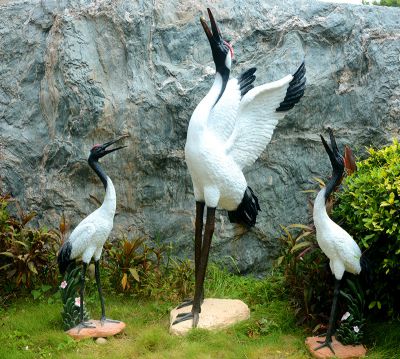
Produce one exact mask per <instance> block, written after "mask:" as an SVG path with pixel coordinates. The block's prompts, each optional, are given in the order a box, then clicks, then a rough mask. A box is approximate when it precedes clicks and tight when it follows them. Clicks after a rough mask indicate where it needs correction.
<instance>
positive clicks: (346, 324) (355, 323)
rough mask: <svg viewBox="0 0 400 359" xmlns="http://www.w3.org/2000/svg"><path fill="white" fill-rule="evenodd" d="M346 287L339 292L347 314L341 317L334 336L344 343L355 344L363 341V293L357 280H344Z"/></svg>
mask: <svg viewBox="0 0 400 359" xmlns="http://www.w3.org/2000/svg"><path fill="white" fill-rule="evenodd" d="M346 284H347V286H346V289H345V290H344V291H341V292H340V294H341V295H342V297H344V298H345V300H346V305H347V313H345V314H347V315H344V316H343V317H342V320H341V322H340V326H339V328H338V329H337V331H336V334H335V335H336V338H337V339H338V340H339V341H340V342H341V343H342V344H344V345H356V344H361V343H362V342H363V337H364V326H365V318H364V308H365V299H364V293H363V290H362V288H361V286H360V284H359V283H358V282H357V281H354V282H353V281H351V280H349V279H348V280H346Z"/></svg>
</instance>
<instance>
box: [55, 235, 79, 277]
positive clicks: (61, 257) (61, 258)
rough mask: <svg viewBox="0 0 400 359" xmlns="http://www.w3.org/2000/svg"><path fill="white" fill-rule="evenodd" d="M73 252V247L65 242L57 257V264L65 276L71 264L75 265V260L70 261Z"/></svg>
mask: <svg viewBox="0 0 400 359" xmlns="http://www.w3.org/2000/svg"><path fill="white" fill-rule="evenodd" d="M71 250H72V245H71V243H69V242H68V241H67V242H65V243H64V244H63V245H62V246H61V248H60V252H59V253H58V257H57V262H58V268H59V270H60V273H61V274H64V273H65V272H66V271H67V269H68V267H69V266H70V264H72V263H75V259H70V257H71Z"/></svg>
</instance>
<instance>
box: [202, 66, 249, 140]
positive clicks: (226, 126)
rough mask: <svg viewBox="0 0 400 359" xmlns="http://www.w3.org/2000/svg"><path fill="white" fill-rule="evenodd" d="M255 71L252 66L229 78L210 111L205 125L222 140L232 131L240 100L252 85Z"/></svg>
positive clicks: (226, 138)
mask: <svg viewBox="0 0 400 359" xmlns="http://www.w3.org/2000/svg"><path fill="white" fill-rule="evenodd" d="M255 72H256V68H255V67H252V68H251V69H249V70H247V71H245V72H243V73H242V74H241V75H240V76H239V77H238V78H237V79H236V78H233V79H230V80H229V81H228V84H227V85H226V88H225V91H224V93H223V94H222V96H221V98H220V99H219V101H218V102H217V103H216V104H215V106H214V107H213V109H212V110H211V112H210V115H209V117H208V122H207V126H208V128H210V130H211V131H212V132H213V133H214V134H215V135H216V136H217V137H218V138H219V139H220V140H221V141H222V142H225V141H227V140H228V138H229V136H230V135H231V134H232V132H233V129H234V127H235V122H236V116H237V111H238V108H239V104H240V100H241V98H242V97H243V96H244V95H245V94H246V93H247V92H248V91H249V90H251V89H252V88H253V87H254V85H253V82H254V80H255V79H256V76H255V75H254V73H255Z"/></svg>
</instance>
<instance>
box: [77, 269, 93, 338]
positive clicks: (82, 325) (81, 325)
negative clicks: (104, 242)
mask: <svg viewBox="0 0 400 359" xmlns="http://www.w3.org/2000/svg"><path fill="white" fill-rule="evenodd" d="M86 269H87V264H86V263H83V264H82V272H81V289H80V306H79V319H80V323H79V324H78V326H77V327H78V333H79V331H80V330H81V329H82V328H95V327H96V326H94V325H93V324H91V323H90V322H85V321H84V320H83V297H84V293H85V277H86Z"/></svg>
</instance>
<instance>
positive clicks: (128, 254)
mask: <svg viewBox="0 0 400 359" xmlns="http://www.w3.org/2000/svg"><path fill="white" fill-rule="evenodd" d="M156 242H157V241H156ZM158 242H159V241H158ZM149 243H150V240H149V239H148V238H146V237H140V238H135V239H132V240H128V239H127V238H126V237H123V238H122V239H121V240H119V239H116V240H115V241H113V242H112V243H106V245H105V247H104V248H105V251H104V261H105V268H106V271H107V277H108V280H109V281H110V284H111V287H112V288H113V289H114V290H115V291H116V292H120V293H125V294H132V295H135V296H137V297H143V298H147V299H150V298H151V299H162V300H171V301H178V300H181V299H183V298H185V297H187V296H188V295H189V293H190V292H191V290H192V288H193V277H194V274H193V273H194V271H193V267H192V265H191V263H190V261H188V260H186V261H179V260H177V261H175V260H171V258H170V255H169V251H170V247H169V246H167V245H165V244H160V243H152V244H149Z"/></svg>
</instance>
